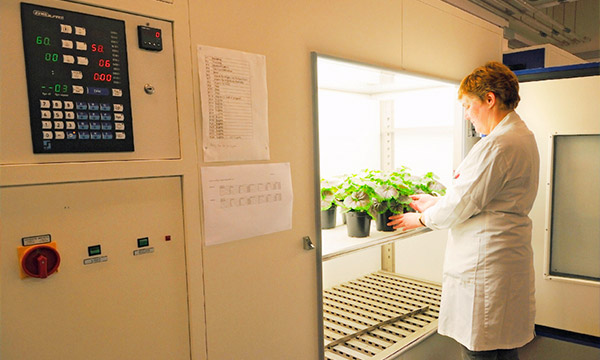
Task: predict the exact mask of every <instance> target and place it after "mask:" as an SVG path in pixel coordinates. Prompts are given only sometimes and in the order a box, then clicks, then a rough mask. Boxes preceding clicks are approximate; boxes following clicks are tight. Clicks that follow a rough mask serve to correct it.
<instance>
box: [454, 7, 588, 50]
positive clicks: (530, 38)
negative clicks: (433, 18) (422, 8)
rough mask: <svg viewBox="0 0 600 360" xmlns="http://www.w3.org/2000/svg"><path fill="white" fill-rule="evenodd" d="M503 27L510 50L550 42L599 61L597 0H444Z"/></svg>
mask: <svg viewBox="0 0 600 360" xmlns="http://www.w3.org/2000/svg"><path fill="white" fill-rule="evenodd" d="M444 1H445V2H447V3H449V4H451V5H454V6H456V7H458V8H461V9H463V10H465V11H467V12H469V13H471V14H474V15H476V16H478V17H480V18H482V19H485V20H486V21H489V22H491V23H493V24H496V25H498V26H500V27H502V28H503V29H504V38H505V39H506V40H507V46H508V48H509V49H517V48H522V47H529V46H535V45H542V44H553V45H555V46H557V47H559V48H562V49H564V50H565V51H568V52H569V53H571V54H574V55H576V56H578V57H580V58H581V59H583V60H586V61H590V62H598V61H600V37H599V33H600V0H444Z"/></svg>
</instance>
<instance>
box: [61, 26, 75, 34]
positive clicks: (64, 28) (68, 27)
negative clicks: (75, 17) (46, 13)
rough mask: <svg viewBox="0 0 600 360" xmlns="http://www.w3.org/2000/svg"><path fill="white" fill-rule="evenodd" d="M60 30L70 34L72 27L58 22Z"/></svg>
mask: <svg viewBox="0 0 600 360" xmlns="http://www.w3.org/2000/svg"><path fill="white" fill-rule="evenodd" d="M60 32H61V33H63V34H71V33H72V32H73V28H72V27H71V25H65V24H60Z"/></svg>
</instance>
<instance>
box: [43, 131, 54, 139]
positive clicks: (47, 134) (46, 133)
mask: <svg viewBox="0 0 600 360" xmlns="http://www.w3.org/2000/svg"><path fill="white" fill-rule="evenodd" d="M42 137H43V138H44V139H52V131H43V132H42Z"/></svg>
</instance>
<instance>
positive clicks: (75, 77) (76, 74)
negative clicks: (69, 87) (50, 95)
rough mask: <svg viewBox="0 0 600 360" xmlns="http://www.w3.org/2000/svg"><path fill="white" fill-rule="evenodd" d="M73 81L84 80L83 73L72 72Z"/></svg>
mask: <svg viewBox="0 0 600 360" xmlns="http://www.w3.org/2000/svg"><path fill="white" fill-rule="evenodd" d="M71 79H75V80H81V79H83V73H82V72H81V71H77V70H71Z"/></svg>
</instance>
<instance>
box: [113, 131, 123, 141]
mask: <svg viewBox="0 0 600 360" xmlns="http://www.w3.org/2000/svg"><path fill="white" fill-rule="evenodd" d="M115 138H116V139H118V140H123V139H125V133H124V132H119V131H117V132H115Z"/></svg>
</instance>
